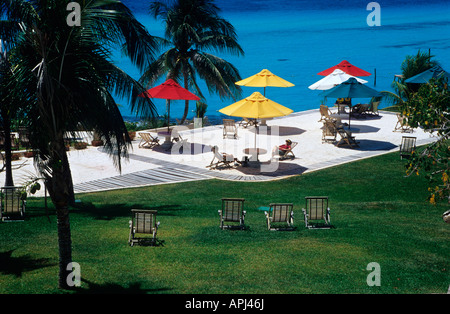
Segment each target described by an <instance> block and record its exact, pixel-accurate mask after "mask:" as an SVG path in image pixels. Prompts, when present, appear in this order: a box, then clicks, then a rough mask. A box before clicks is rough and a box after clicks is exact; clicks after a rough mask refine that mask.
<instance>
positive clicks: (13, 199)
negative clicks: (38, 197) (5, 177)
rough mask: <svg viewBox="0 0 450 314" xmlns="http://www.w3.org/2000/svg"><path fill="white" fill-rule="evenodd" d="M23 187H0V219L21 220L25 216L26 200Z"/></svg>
mask: <svg viewBox="0 0 450 314" xmlns="http://www.w3.org/2000/svg"><path fill="white" fill-rule="evenodd" d="M22 191H23V188H22V187H16V186H5V187H2V188H1V189H0V192H1V200H0V219H1V220H2V221H13V220H15V221H20V220H23V219H24V217H25V206H26V201H25V200H24V199H23V197H22Z"/></svg>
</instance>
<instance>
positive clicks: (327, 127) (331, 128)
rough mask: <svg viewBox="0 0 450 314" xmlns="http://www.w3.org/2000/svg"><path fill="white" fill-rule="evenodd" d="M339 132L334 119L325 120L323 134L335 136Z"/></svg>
mask: <svg viewBox="0 0 450 314" xmlns="http://www.w3.org/2000/svg"><path fill="white" fill-rule="evenodd" d="M336 134H337V130H336V125H335V124H334V122H332V121H325V122H324V123H323V135H325V136H335V135H336Z"/></svg>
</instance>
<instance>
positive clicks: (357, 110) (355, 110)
mask: <svg viewBox="0 0 450 314" xmlns="http://www.w3.org/2000/svg"><path fill="white" fill-rule="evenodd" d="M368 108H369V105H367V104H365V105H363V104H356V105H354V106H353V107H352V111H351V115H352V117H355V118H366V114H367V111H368Z"/></svg>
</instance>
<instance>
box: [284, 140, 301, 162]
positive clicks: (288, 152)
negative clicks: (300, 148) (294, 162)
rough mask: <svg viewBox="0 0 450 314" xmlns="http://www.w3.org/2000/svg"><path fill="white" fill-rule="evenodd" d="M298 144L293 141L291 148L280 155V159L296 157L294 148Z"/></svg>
mask: <svg viewBox="0 0 450 314" xmlns="http://www.w3.org/2000/svg"><path fill="white" fill-rule="evenodd" d="M297 145H298V142H291V148H290V149H288V150H286V152H285V153H284V155H280V160H285V159H288V158H291V159H295V154H294V152H293V151H292V150H293V149H294V148H295V146H297Z"/></svg>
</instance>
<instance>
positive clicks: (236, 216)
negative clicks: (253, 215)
mask: <svg viewBox="0 0 450 314" xmlns="http://www.w3.org/2000/svg"><path fill="white" fill-rule="evenodd" d="M244 201H245V199H243V198H222V209H220V210H219V211H218V212H219V215H220V228H221V229H225V228H227V229H244V228H245V225H244V219H245V214H246V212H245V210H244ZM226 222H227V223H233V224H231V225H230V224H227V225H225V223H226ZM235 223H239V225H236V224H235Z"/></svg>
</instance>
